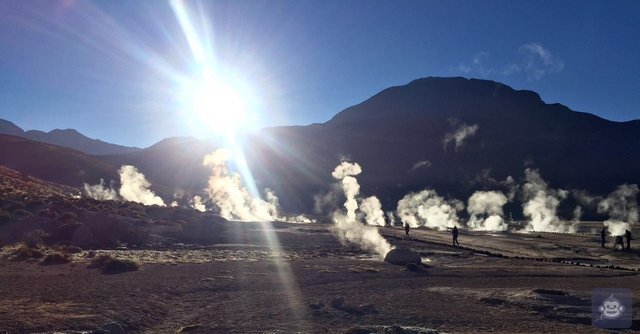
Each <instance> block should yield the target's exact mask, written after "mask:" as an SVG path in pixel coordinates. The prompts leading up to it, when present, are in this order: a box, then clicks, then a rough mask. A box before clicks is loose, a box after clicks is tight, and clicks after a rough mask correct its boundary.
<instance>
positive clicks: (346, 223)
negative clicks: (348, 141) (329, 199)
mask: <svg viewBox="0 0 640 334" xmlns="http://www.w3.org/2000/svg"><path fill="white" fill-rule="evenodd" d="M361 172H362V169H361V168H360V165H358V164H357V163H349V162H346V161H343V162H342V163H341V164H340V165H338V166H337V167H336V168H335V170H334V171H333V173H332V174H331V175H332V176H333V177H334V178H335V179H337V180H340V181H341V183H342V189H343V191H344V195H345V197H346V201H345V203H344V207H345V208H346V210H347V212H346V214H345V213H344V211H342V210H336V211H335V212H334V213H333V222H334V223H335V232H336V234H337V235H338V238H339V239H340V241H341V242H343V243H347V242H351V243H355V244H357V245H359V246H360V247H361V248H362V249H364V250H367V251H372V252H376V253H378V254H379V255H380V257H381V258H384V257H385V255H386V254H387V253H388V252H389V251H390V250H391V249H392V247H391V244H389V242H388V241H387V240H385V239H384V238H383V237H382V235H380V232H379V231H378V229H377V228H376V227H373V226H367V225H365V224H363V223H362V222H360V221H358V219H357V210H358V200H357V196H358V194H359V193H360V185H359V184H358V180H357V179H356V178H355V176H356V175H358V174H360V173H361ZM374 198H375V197H374ZM376 202H377V203H376ZM366 203H367V204H366V205H367V206H368V207H369V208H367V210H370V213H368V214H367V213H365V215H366V216H367V217H371V219H372V220H373V221H374V222H375V221H379V220H378V218H377V217H378V216H377V215H378V210H380V211H382V210H381V209H379V208H378V206H379V203H380V201H379V200H378V199H377V198H375V200H374V199H371V197H369V198H368V199H367V200H366ZM382 217H383V218H382V221H383V223H382V225H384V214H383V215H382Z"/></svg>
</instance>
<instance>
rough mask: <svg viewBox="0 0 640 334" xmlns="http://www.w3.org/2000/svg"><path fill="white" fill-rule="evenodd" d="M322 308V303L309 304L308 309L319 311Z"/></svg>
mask: <svg viewBox="0 0 640 334" xmlns="http://www.w3.org/2000/svg"><path fill="white" fill-rule="evenodd" d="M323 307H324V304H323V303H322V302H317V303H313V304H309V308H310V309H312V310H319V309H321V308H323Z"/></svg>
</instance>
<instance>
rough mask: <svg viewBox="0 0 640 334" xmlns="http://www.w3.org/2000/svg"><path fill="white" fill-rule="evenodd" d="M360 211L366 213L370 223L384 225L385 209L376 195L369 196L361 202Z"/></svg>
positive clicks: (365, 215)
mask: <svg viewBox="0 0 640 334" xmlns="http://www.w3.org/2000/svg"><path fill="white" fill-rule="evenodd" d="M360 211H362V212H363V213H364V217H365V221H366V222H367V224H368V225H377V226H384V225H386V221H385V220H384V211H382V204H381V203H380V200H379V199H378V198H377V197H375V196H371V197H367V198H365V199H363V200H362V202H360Z"/></svg>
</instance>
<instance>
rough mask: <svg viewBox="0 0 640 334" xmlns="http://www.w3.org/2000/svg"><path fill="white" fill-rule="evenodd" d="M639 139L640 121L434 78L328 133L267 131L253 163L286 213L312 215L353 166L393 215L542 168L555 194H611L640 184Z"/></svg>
mask: <svg viewBox="0 0 640 334" xmlns="http://www.w3.org/2000/svg"><path fill="white" fill-rule="evenodd" d="M464 125H466V126H467V128H468V127H472V126H475V127H477V128H476V132H475V134H473V135H470V136H468V137H467V138H466V139H465V140H464V141H462V144H461V145H460V146H459V147H458V148H457V149H456V147H455V140H452V142H451V143H449V144H448V145H447V146H446V147H445V145H444V139H445V138H446V136H447V134H453V133H455V131H456V130H458V129H461V128H463V127H464ZM639 134H640V122H638V121H632V122H622V123H619V122H611V121H608V120H604V119H602V118H599V117H597V116H594V115H591V114H586V113H580V112H575V111H572V110H570V109H569V108H567V107H565V106H562V105H560V104H545V103H544V102H543V101H542V100H541V99H540V97H539V96H538V95H537V94H536V93H534V92H530V91H516V90H513V89H512V88H510V87H508V86H506V85H504V84H500V83H497V82H493V81H488V80H475V79H464V78H425V79H419V80H415V81H413V82H411V83H409V84H407V85H405V86H400V87H392V88H389V89H386V90H384V91H382V92H380V93H379V94H377V95H375V96H373V97H371V98H370V99H368V100H366V101H364V102H363V103H361V104H358V105H356V106H353V107H350V108H347V109H345V110H343V111H342V112H340V113H338V114H337V115H336V116H335V117H333V118H332V119H331V120H330V121H329V122H327V123H324V124H319V125H311V126H307V127H279V128H271V129H265V130H263V131H261V132H260V133H259V134H258V135H256V136H255V140H254V141H253V142H252V143H253V145H252V147H250V148H248V149H249V150H250V151H253V152H254V154H248V155H249V157H250V159H251V160H252V161H251V163H252V166H253V167H254V168H253V169H254V172H255V173H256V178H257V179H258V180H260V181H261V183H262V184H264V186H268V187H271V188H273V189H275V190H276V191H277V192H278V194H280V195H281V203H285V205H286V204H287V203H299V205H295V206H296V207H297V206H301V207H303V208H304V209H306V210H309V209H310V208H311V207H312V206H313V200H312V195H313V194H314V193H316V192H318V191H322V190H323V189H325V190H326V188H327V185H328V184H329V183H331V182H333V180H332V179H331V171H332V170H333V168H334V167H335V166H336V165H337V164H338V163H339V161H340V158H341V157H347V158H348V159H350V160H353V161H356V162H358V163H360V164H361V165H362V167H363V173H362V175H361V176H359V180H360V181H361V184H362V192H363V193H364V194H365V195H367V196H368V195H371V194H376V195H378V196H379V197H381V199H382V201H383V204H384V206H385V207H386V208H389V209H391V208H395V204H396V203H397V201H398V200H399V199H400V198H401V197H402V196H403V195H404V194H406V193H407V192H408V191H416V190H420V189H423V188H424V187H433V188H435V189H437V190H438V191H439V192H440V193H443V194H445V195H447V194H448V195H450V196H454V197H457V198H460V199H466V198H468V196H469V195H470V194H471V193H472V192H473V191H474V190H478V189H491V188H495V187H497V186H498V181H500V180H504V179H505V178H506V177H507V176H513V177H516V178H518V177H520V176H522V174H523V170H524V169H525V168H526V167H532V168H538V169H539V170H540V172H541V174H542V176H543V177H544V178H545V179H546V180H547V181H549V182H550V183H551V185H552V186H554V187H562V188H565V189H574V188H579V189H587V190H591V191H594V192H599V193H607V192H609V191H611V190H612V189H613V188H614V187H615V186H616V185H618V184H620V183H624V182H630V183H638V182H640V136H639ZM265 138H267V139H265ZM266 142H269V143H279V146H277V145H271V144H270V145H265V143H266ZM256 153H259V154H256ZM260 157H267V158H264V159H261V158H260ZM421 163H422V164H421ZM420 165H421V168H417V169H414V167H415V166H420ZM291 209H295V207H294V208H291Z"/></svg>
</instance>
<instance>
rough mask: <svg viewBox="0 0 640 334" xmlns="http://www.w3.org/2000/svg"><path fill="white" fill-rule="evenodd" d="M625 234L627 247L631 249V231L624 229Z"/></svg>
mask: <svg viewBox="0 0 640 334" xmlns="http://www.w3.org/2000/svg"><path fill="white" fill-rule="evenodd" d="M624 236H625V237H626V238H627V249H631V239H632V238H631V231H629V230H624Z"/></svg>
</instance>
